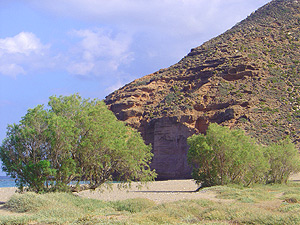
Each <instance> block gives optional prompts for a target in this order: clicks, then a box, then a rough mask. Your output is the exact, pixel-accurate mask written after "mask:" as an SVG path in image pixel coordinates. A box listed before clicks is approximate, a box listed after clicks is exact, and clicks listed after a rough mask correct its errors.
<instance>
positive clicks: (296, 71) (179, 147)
mask: <svg viewBox="0 0 300 225" xmlns="http://www.w3.org/2000/svg"><path fill="white" fill-rule="evenodd" d="M299 47H300V1H296V0H274V1H272V2H270V3H269V4H267V5H265V6H263V7H262V8H260V9H258V10H257V11H256V12H254V13H252V14H251V15H250V16H249V17H248V18H246V19H245V20H243V21H242V22H240V23H238V24H237V25H235V26H234V27H233V28H232V29H230V30H228V31H227V32H225V33H224V34H221V35H220V36H218V37H216V38H213V39H212V40H210V41H208V42H206V43H204V44H203V45H201V46H199V47H197V48H194V49H192V50H191V52H190V53H189V54H188V55H187V56H185V57H184V58H183V59H182V60H180V62H178V63H176V64H175V65H173V66H171V67H169V68H167V69H161V70H159V71H158V72H155V73H153V74H150V75H147V76H144V77H142V78H140V79H137V80H135V81H133V82H131V83H130V84H127V85H125V86H124V87H122V88H120V89H119V90H117V91H115V92H114V93H112V94H110V95H109V96H107V97H106V100H105V102H106V104H107V105H108V106H109V107H110V109H111V110H112V111H113V112H114V113H115V114H116V116H117V117H118V118H119V119H120V120H123V121H126V123H128V124H129V125H131V126H133V127H135V128H137V129H138V130H139V131H140V132H141V134H142V136H143V137H144V139H145V141H146V142H147V143H151V144H152V146H153V152H154V159H153V163H152V167H153V168H155V169H156V171H157V172H158V174H159V178H162V179H169V178H187V177H189V176H190V168H189V166H188V165H187V161H186V153H187V150H188V146H187V143H186V139H187V137H188V136H190V135H192V134H194V133H205V131H206V129H207V127H208V124H209V123H212V122H215V123H218V124H222V125H225V126H229V127H232V128H242V129H244V130H245V131H246V133H247V134H249V135H251V136H253V137H255V138H257V139H258V140H259V141H260V142H261V143H269V142H272V141H276V140H278V139H282V138H283V137H285V136H286V135H290V137H291V139H292V140H293V141H294V142H295V143H296V144H297V146H298V147H299V146H300V95H299V90H300V48H299Z"/></svg>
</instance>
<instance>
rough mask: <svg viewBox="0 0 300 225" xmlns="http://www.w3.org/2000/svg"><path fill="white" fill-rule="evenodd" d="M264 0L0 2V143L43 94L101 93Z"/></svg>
mask: <svg viewBox="0 0 300 225" xmlns="http://www.w3.org/2000/svg"><path fill="white" fill-rule="evenodd" d="M268 2H269V0H255V1H252V0H227V1H223V0H209V1H208V0H152V1H146V0H109V1H107V0H43V1H40V0H1V1H0V118H1V120H0V141H2V140H3V139H4V138H5V135H6V127H7V124H12V123H18V121H19V120H20V119H21V117H22V116H24V115H25V114H26V112H27V109H29V108H33V107H35V106H36V105H38V104H47V102H48V98H49V97H50V96H52V95H70V94H73V93H79V94H80V95H82V96H83V97H85V98H99V99H104V98H105V96H106V95H108V94H109V93H110V92H112V91H113V90H115V89H117V88H119V87H121V86H123V85H124V84H126V83H129V82H131V81H132V80H134V79H136V78H139V77H142V76H144V75H147V74H149V73H152V72H155V71H157V70H159V69H161V68H166V67H169V66H170V65H172V64H175V63H176V62H178V61H179V60H180V59H181V58H182V57H183V56H185V55H186V54H187V53H188V52H189V51H190V49H191V48H194V47H197V46H199V45H201V44H202V43H203V42H205V41H207V40H209V39H210V38H212V37H214V36H217V35H218V34H221V33H223V32H224V31H226V30H227V29H229V28H231V27H232V26H233V25H235V24H236V23H237V22H239V21H240V20H242V19H244V18H246V17H247V16H248V15H249V14H250V13H251V12H253V11H254V10H256V9H257V8H259V7H260V6H262V5H264V4H266V3H268ZM0 175H1V174H0Z"/></svg>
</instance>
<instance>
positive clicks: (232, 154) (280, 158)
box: [188, 124, 300, 187]
mask: <svg viewBox="0 0 300 225" xmlns="http://www.w3.org/2000/svg"><path fill="white" fill-rule="evenodd" d="M188 144H189V146H190V148H189V151H188V161H189V163H190V164H191V165H192V167H193V174H192V175H193V177H194V179H195V180H196V182H197V183H200V184H201V186H202V187H204V186H213V185H225V184H229V183H241V184H244V185H245V186H249V185H250V184H252V183H286V182H287V181H288V178H289V176H290V175H291V174H292V173H295V172H299V171H300V159H299V154H298V151H297V149H296V147H295V145H294V144H293V143H292V142H291V141H290V140H289V139H288V138H287V139H285V140H283V141H280V142H278V143H274V144H272V145H270V146H261V145H258V144H256V143H255V140H254V139H252V138H250V137H248V136H246V135H245V134H244V132H243V131H241V130H230V129H229V128H227V127H223V126H220V125H217V124H210V125H209V127H208V130H207V134H206V135H204V134H199V135H193V136H192V137H189V138H188Z"/></svg>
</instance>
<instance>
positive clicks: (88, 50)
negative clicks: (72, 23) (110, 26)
mask: <svg viewBox="0 0 300 225" xmlns="http://www.w3.org/2000/svg"><path fill="white" fill-rule="evenodd" d="M71 35H72V36H73V37H75V38H79V41H77V43H75V44H74V46H73V47H72V49H71V50H70V52H71V53H70V55H71V56H75V57H72V58H70V60H71V62H70V64H69V67H68V71H69V72H70V73H72V74H76V75H83V76H86V75H91V74H92V75H103V74H107V73H111V72H115V71H117V70H118V69H119V67H120V66H121V65H126V64H129V63H130V62H131V61H132V60H133V58H132V57H133V56H132V52H131V51H130V45H131V37H130V35H127V34H124V33H118V34H115V35H113V34H112V32H111V31H110V30H104V29H85V30H74V31H72V32H71Z"/></svg>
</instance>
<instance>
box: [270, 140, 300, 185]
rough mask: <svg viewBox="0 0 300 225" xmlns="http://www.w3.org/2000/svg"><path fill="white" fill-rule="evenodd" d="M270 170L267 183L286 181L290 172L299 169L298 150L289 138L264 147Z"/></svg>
mask: <svg viewBox="0 0 300 225" xmlns="http://www.w3.org/2000/svg"><path fill="white" fill-rule="evenodd" d="M265 149H266V151H265V154H266V157H267V158H268V160H269V164H270V170H269V173H268V174H267V183H279V184H282V183H287V181H288V178H289V176H290V175H291V174H292V173H296V172H299V171H300V159H299V152H298V150H297V149H296V147H295V145H294V144H293V143H292V142H291V140H290V139H289V138H286V139H284V140H282V141H279V142H278V143H273V144H271V145H270V146H267V147H265Z"/></svg>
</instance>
